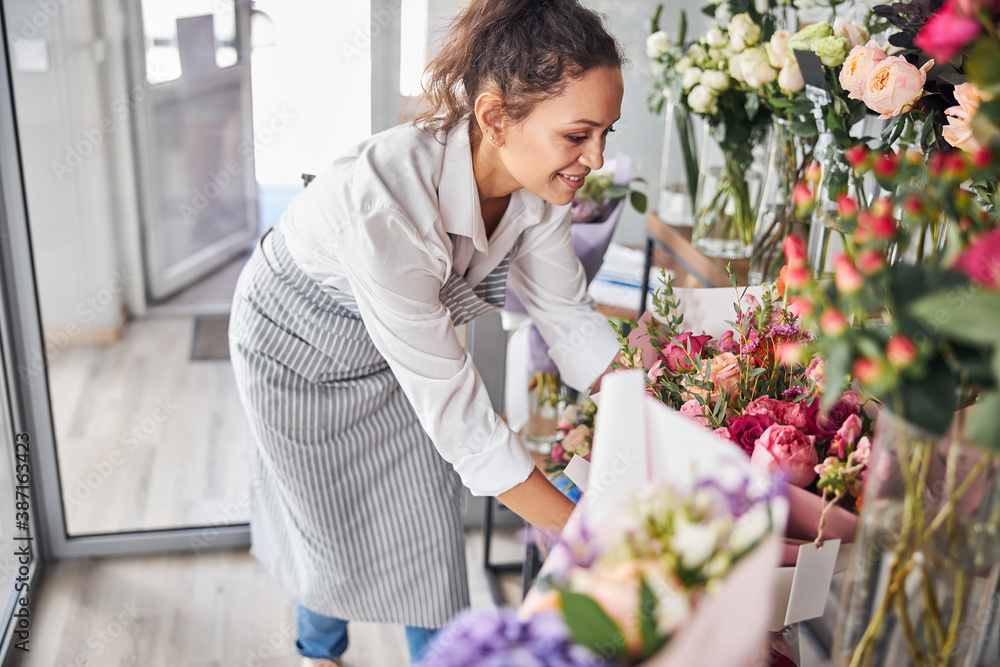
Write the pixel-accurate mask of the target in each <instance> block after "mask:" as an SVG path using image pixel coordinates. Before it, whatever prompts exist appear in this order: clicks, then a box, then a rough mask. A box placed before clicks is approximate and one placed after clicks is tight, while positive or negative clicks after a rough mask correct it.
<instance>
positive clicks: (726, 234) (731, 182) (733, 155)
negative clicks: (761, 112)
mask: <svg viewBox="0 0 1000 667" xmlns="http://www.w3.org/2000/svg"><path fill="white" fill-rule="evenodd" d="M765 135H766V129H765V128H755V129H754V130H753V131H752V133H751V139H750V141H749V142H747V143H746V144H741V145H740V146H736V147H732V148H727V149H723V148H722V147H720V146H719V145H718V144H717V143H716V142H715V141H714V140H713V139H712V137H711V134H710V132H709V128H708V126H707V125H706V132H705V138H704V142H703V146H702V158H701V160H700V162H699V176H698V197H697V202H698V203H697V205H696V206H695V209H696V211H695V227H694V231H693V232H692V234H691V242H692V244H693V245H694V247H695V248H697V249H698V250H699V251H701V252H703V253H704V254H706V255H708V256H709V257H721V258H725V259H740V258H744V257H749V256H750V251H751V248H752V246H753V236H754V230H755V229H756V225H757V212H758V210H759V205H760V194H761V172H760V169H759V168H757V165H756V164H755V157H756V156H755V155H754V148H756V147H758V146H759V145H760V144H761V142H762V141H763V138H764V136H765Z"/></svg>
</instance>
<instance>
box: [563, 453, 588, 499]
mask: <svg viewBox="0 0 1000 667" xmlns="http://www.w3.org/2000/svg"><path fill="white" fill-rule="evenodd" d="M563 472H564V473H565V474H566V476H567V477H569V479H570V481H571V482H573V483H574V484H576V485H577V486H578V487H580V490H581V491H583V492H584V493H586V492H587V480H588V479H589V477H590V461H588V460H587V459H585V458H583V457H582V456H577V455H576V454H574V455H573V458H571V459H570V460H569V463H568V464H566V469H565V470H563Z"/></svg>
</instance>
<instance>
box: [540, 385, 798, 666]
mask: <svg viewBox="0 0 1000 667" xmlns="http://www.w3.org/2000/svg"><path fill="white" fill-rule="evenodd" d="M781 488H782V486H781V485H780V484H779V483H777V482H776V481H775V480H774V479H772V478H771V477H769V476H767V475H762V474H759V473H755V472H754V471H753V470H751V468H750V466H749V461H748V460H747V459H746V457H745V456H744V455H743V454H742V453H741V452H740V451H739V450H737V449H735V448H733V447H731V446H729V445H727V444H726V443H725V442H723V441H721V440H719V439H718V438H716V437H715V436H714V435H712V434H711V433H710V432H708V431H706V430H705V429H702V428H700V427H698V426H697V425H696V424H694V423H692V422H690V421H689V420H687V419H686V418H684V417H682V416H681V415H679V414H678V413H677V412H675V411H673V410H671V409H670V408H669V407H667V406H664V405H663V404H661V403H659V402H657V401H656V400H654V399H652V398H650V397H649V396H647V395H646V394H645V392H644V382H643V376H642V374H641V373H639V372H636V371H631V372H621V373H615V374H613V375H611V376H609V377H607V378H606V380H605V387H604V391H603V392H602V409H601V411H600V412H599V413H598V417H597V423H596V425H595V431H594V451H593V459H592V466H591V469H590V483H589V489H588V492H587V494H586V495H585V496H584V499H583V500H582V501H581V503H580V504H579V505H578V507H577V510H576V512H575V513H574V515H573V517H572V518H571V519H570V522H569V524H568V525H567V528H566V530H565V531H564V533H563V535H562V536H561V538H560V540H559V541H558V543H557V544H556V546H555V547H554V549H553V550H552V553H551V554H550V555H549V557H548V559H547V560H546V563H545V566H544V567H543V569H542V571H541V573H540V575H539V581H538V583H537V584H536V587H535V588H534V589H533V590H532V592H531V593H529V596H528V598H527V599H526V601H525V603H524V605H523V607H522V609H521V614H520V615H521V617H522V619H527V618H530V617H532V616H535V615H538V614H544V613H561V614H562V615H563V619H564V622H565V623H566V625H567V627H568V628H569V633H570V636H571V637H573V639H574V641H576V642H577V643H581V644H584V645H586V646H587V647H588V648H589V649H590V650H591V651H592V652H593V653H594V654H595V655H596V656H598V657H599V658H600V659H602V660H606V661H608V662H609V663H610V664H643V665H658V666H673V665H678V666H679V665H691V664H713V665H714V664H718V665H740V664H749V663H750V661H751V659H752V658H753V657H754V656H755V655H757V653H758V652H759V651H760V650H761V649H763V648H764V646H765V643H766V630H767V627H766V626H767V618H768V616H769V614H768V613H767V611H768V607H769V606H770V604H771V596H770V591H771V585H772V580H773V578H774V576H775V571H776V570H775V566H776V565H777V563H778V559H779V556H780V548H781V545H780V536H781V534H782V531H783V529H784V525H785V521H786V519H787V514H788V506H787V501H786V499H785V498H784V496H783V495H782V492H781V490H780V489H781ZM720 627H725V628H730V630H727V632H726V641H725V642H721V641H719V628H720ZM733 628H738V630H736V631H732V629H733Z"/></svg>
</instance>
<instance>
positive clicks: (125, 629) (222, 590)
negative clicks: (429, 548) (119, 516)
mask: <svg viewBox="0 0 1000 667" xmlns="http://www.w3.org/2000/svg"><path fill="white" fill-rule="evenodd" d="M482 544H483V542H482V536H481V533H479V532H478V531H476V532H470V533H468V535H467V540H466V553H467V557H468V561H469V584H470V589H471V593H472V604H473V606H474V607H481V606H490V605H492V600H491V598H490V595H489V589H488V588H487V585H486V580H485V578H484V577H483V574H482V570H481V569H480V567H479V564H480V563H481V561H482ZM522 554H523V546H521V544H520V543H519V541H518V540H517V539H516V537H515V536H514V535H513V533H511V532H506V533H504V534H503V535H501V536H500V537H499V538H498V539H496V540H495V541H494V558H495V559H497V560H518V559H520V558H521V557H522ZM503 583H504V594H505V595H506V596H507V599H508V600H510V601H516V600H519V599H520V581H519V579H518V578H517V577H507V578H505V580H504V582H503ZM32 617H33V620H32V626H31V644H30V648H31V651H30V653H28V654H26V655H24V654H21V652H19V651H15V654H19V655H18V659H17V662H16V664H17V665H20V666H22V667H68V666H70V665H72V666H74V667H138V666H141V667H293V666H294V667H298V665H299V664H300V662H301V658H300V657H299V656H298V655H297V654H296V653H295V648H294V643H295V630H294V618H293V615H292V602H291V600H290V599H289V598H288V597H287V596H286V595H285V594H284V593H283V592H282V591H281V590H280V589H278V587H277V586H276V585H275V584H274V583H273V582H272V581H271V579H270V578H269V577H268V575H267V574H266V573H265V572H264V571H263V569H262V568H261V567H260V565H259V564H258V563H257V561H256V560H254V559H253V558H252V557H251V556H250V555H249V554H247V553H246V552H215V553H202V554H200V555H174V556H151V557H142V558H105V559H82V560H66V561H60V562H57V563H54V564H52V565H51V566H50V569H49V572H48V577H47V580H46V582H45V584H44V586H43V588H42V590H41V592H40V593H39V594H37V595H36V597H35V598H34V601H33V608H32ZM350 641H351V644H350V648H349V649H348V652H347V653H346V654H345V656H344V664H345V667H397V666H399V665H406V664H408V653H407V648H406V640H405V637H404V634H403V628H402V626H391V625H377V624H370V623H358V624H352V625H351V629H350Z"/></svg>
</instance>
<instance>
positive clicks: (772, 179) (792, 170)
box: [749, 118, 811, 285]
mask: <svg viewBox="0 0 1000 667" xmlns="http://www.w3.org/2000/svg"><path fill="white" fill-rule="evenodd" d="M790 128H791V122H790V121H788V120H786V119H784V118H775V119H774V121H773V124H772V126H771V135H770V140H769V141H768V150H767V168H766V170H765V172H764V174H765V175H764V184H763V191H762V194H761V204H760V213H759V214H758V216H757V218H758V219H757V233H756V235H755V236H754V240H753V247H752V249H751V252H750V275H749V278H750V284H751V285H760V284H763V283H765V282H773V281H775V280H777V278H778V274H779V273H780V271H781V267H782V265H784V263H785V258H784V255H783V254H782V251H781V244H782V242H783V241H784V239H785V237H786V236H787V235H788V234H791V233H796V234H801V233H802V230H801V227H802V222H803V221H802V220H800V219H799V218H798V217H797V216H796V213H795V202H794V201H793V200H792V190H793V189H794V188H795V184H796V183H798V182H799V181H800V180H801V179H802V176H803V171H804V169H805V162H806V158H807V156H808V155H809V154H810V153H811V148H810V146H809V143H810V142H809V141H808V140H805V139H802V138H801V137H798V136H796V135H795V134H793V133H792V132H791V129H790Z"/></svg>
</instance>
